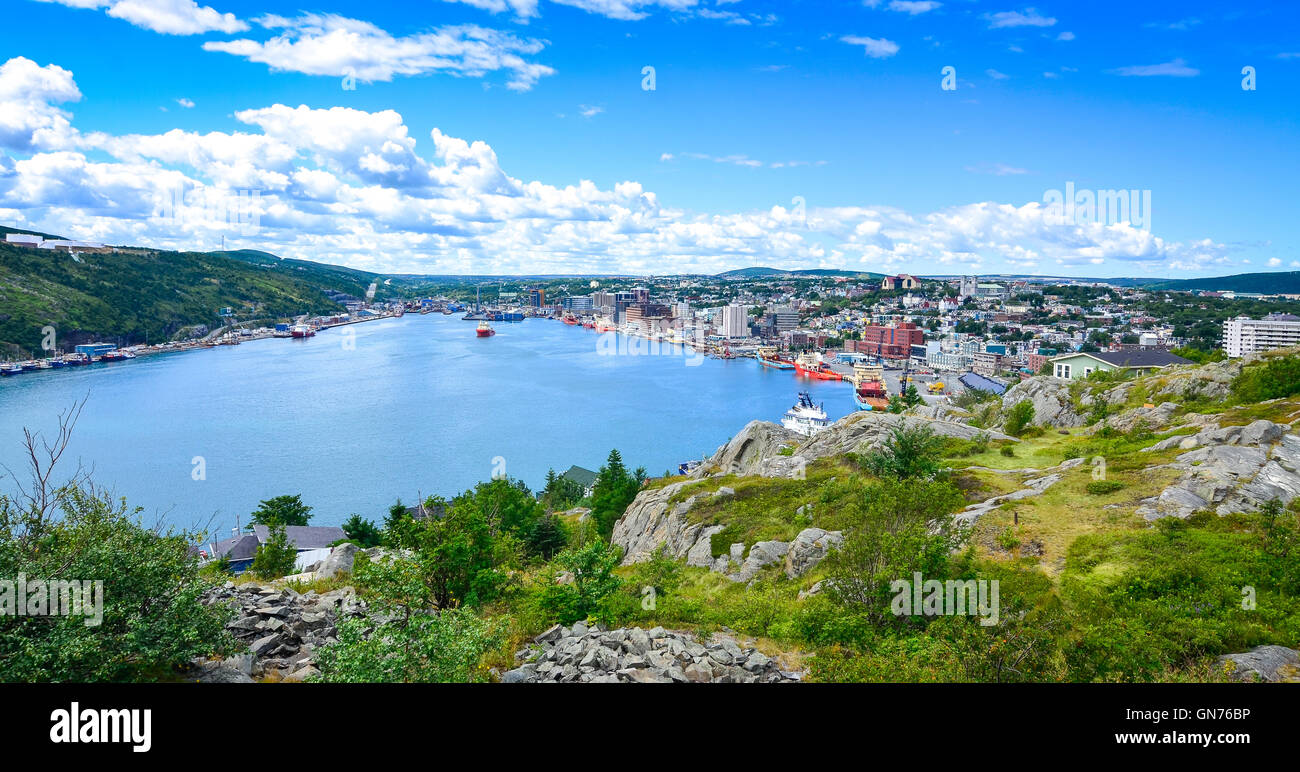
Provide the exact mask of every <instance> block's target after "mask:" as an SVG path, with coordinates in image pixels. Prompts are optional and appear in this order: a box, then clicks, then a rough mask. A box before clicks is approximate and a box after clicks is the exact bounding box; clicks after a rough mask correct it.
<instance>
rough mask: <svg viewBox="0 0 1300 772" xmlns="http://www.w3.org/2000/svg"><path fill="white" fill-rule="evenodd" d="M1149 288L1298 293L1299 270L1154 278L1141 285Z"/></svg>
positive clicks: (1273, 293) (1271, 293)
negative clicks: (1199, 277) (1184, 277)
mask: <svg viewBox="0 0 1300 772" xmlns="http://www.w3.org/2000/svg"><path fill="white" fill-rule="evenodd" d="M1143 288H1144V289H1151V290H1183V291H1190V290H1204V291H1208V292H1215V291H1219V290H1223V291H1228V292H1260V293H1263V294H1266V295H1275V294H1297V293H1300V271H1274V272H1269V273H1239V274H1234V275H1232V276H1217V277H1210V278H1207V279H1163V280H1162V279H1156V280H1153V281H1151V282H1149V283H1146V284H1144V285H1143Z"/></svg>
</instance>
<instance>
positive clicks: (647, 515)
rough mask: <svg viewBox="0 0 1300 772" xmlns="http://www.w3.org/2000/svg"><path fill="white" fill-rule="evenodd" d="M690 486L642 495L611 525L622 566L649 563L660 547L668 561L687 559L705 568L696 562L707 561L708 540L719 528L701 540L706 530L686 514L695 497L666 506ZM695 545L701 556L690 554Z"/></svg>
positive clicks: (678, 484)
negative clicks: (700, 548)
mask: <svg viewBox="0 0 1300 772" xmlns="http://www.w3.org/2000/svg"><path fill="white" fill-rule="evenodd" d="M691 482H692V481H682V482H676V483H672V484H669V485H665V486H664V487H662V488H656V489H653V490H645V491H641V492H640V493H638V494H637V496H636V498H635V499H633V500H632V503H631V504H629V505H628V507H627V511H625V512H624V513H623V516H622V517H621V518H619V520H618V522H617V523H615V524H614V534H613V543H614V544H617V545H618V546H620V547H622V548H623V564H624V565H630V564H632V563H639V562H642V561H645V560H649V559H650V557H651V556H652V555H653V554H654V553H655V551H656V550H658V549H659V548H660V546H662V547H664V549H665V551H666V552H667V554H668V555H670V556H671V557H674V558H687V557H689V559H690V560H691V561H693V562H691V565H705V563H701V562H699V561H700V560H701V555H702V556H703V559H706V560H707V559H708V558H709V550H710V548H709V538H711V537H712V536H713V534H714V533H716V532H717V531H719V530H721V526H717V527H715V528H714V530H712V531H710V532H709V534H708V535H707V536H703V535H702V533H701V532H702V530H705V529H704V527H703V526H702V525H701V524H700V523H692V522H690V521H689V520H688V519H687V517H686V513H688V512H690V510H691V507H693V506H695V502H696V501H697V500H698V498H699V497H697V496H690V497H688V498H686V499H684V500H683V501H680V502H678V503H676V504H674V505H673V506H671V507H669V506H668V504H669V500H670V499H672V498H673V497H674V496H675V495H676V494H677V493H679V492H680V491H681V490H682V488H684V487H685V486H686V485H688V484H690V483H691ZM697 543H702V544H703V545H704V546H703V548H702V549H703V552H700V551H699V550H695V552H694V553H692V550H693V549H694V548H695V547H696V545H697Z"/></svg>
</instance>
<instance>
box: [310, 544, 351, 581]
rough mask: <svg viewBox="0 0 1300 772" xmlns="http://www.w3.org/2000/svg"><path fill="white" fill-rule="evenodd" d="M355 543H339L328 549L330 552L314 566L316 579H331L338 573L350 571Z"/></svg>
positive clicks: (348, 572)
mask: <svg viewBox="0 0 1300 772" xmlns="http://www.w3.org/2000/svg"><path fill="white" fill-rule="evenodd" d="M356 556H357V545H355V544H340V545H339V546H337V547H335V548H334V549H332V550H330V554H329V555H327V556H326V557H325V559H324V560H322V561H321V562H320V565H318V566H316V577H317V578H318V579H331V578H333V577H336V576H338V575H339V574H350V573H352V563H353V561H354V560H356Z"/></svg>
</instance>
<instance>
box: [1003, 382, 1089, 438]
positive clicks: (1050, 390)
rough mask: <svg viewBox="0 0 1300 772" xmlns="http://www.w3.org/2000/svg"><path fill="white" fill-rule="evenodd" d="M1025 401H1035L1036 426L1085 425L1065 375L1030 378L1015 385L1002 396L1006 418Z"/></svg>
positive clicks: (1061, 426)
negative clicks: (1010, 411) (1063, 376)
mask: <svg viewBox="0 0 1300 772" xmlns="http://www.w3.org/2000/svg"><path fill="white" fill-rule="evenodd" d="M1025 400H1029V401H1030V402H1032V403H1033V404H1034V420H1033V423H1034V425H1036V426H1052V427H1056V428H1067V427H1071V426H1082V425H1083V417H1082V416H1080V415H1079V414H1078V413H1076V412H1075V410H1074V402H1073V400H1072V399H1071V398H1070V382H1069V381H1067V380H1065V379H1063V378H1047V377H1040V378H1029V379H1027V380H1023V381H1021V382H1020V383H1017V384H1015V385H1013V386H1012V387H1011V388H1009V389H1007V391H1006V393H1005V394H1003V395H1002V417H1003V418H1004V419H1005V418H1006V415H1007V412H1008V411H1009V410H1011V408H1013V407H1015V406H1016V405H1017V404H1019V403H1021V402H1023V401H1025Z"/></svg>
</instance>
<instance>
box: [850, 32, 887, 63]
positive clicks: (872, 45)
mask: <svg viewBox="0 0 1300 772" xmlns="http://www.w3.org/2000/svg"><path fill="white" fill-rule="evenodd" d="M840 42H842V43H848V44H849V45H851V46H862V49H863V51H865V52H866V54H867V56H870V57H871V58H872V59H888V58H889V57H891V56H893V55H894V54H896V53H898V44H897V43H895V42H894V41H892V40H886V39H885V38H869V37H864V36H862V35H845V36H844V37H842V38H840Z"/></svg>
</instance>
